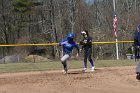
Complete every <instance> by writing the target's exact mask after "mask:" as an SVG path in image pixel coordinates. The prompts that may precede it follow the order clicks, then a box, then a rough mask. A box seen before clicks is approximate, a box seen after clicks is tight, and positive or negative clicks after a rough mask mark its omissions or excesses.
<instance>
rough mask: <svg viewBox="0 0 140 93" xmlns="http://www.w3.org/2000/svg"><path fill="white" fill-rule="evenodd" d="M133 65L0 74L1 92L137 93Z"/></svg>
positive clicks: (138, 86) (137, 88) (137, 85)
mask: <svg viewBox="0 0 140 93" xmlns="http://www.w3.org/2000/svg"><path fill="white" fill-rule="evenodd" d="M135 76H136V74H135V67H134V66H126V67H107V68H97V69H96V70H95V72H92V73H91V72H87V73H82V71H81V70H80V69H74V70H69V74H67V75H63V74H62V72H61V71H59V70H57V71H56V70H55V71H43V72H21V73H4V74H0V93H140V82H139V81H138V80H136V79H135Z"/></svg>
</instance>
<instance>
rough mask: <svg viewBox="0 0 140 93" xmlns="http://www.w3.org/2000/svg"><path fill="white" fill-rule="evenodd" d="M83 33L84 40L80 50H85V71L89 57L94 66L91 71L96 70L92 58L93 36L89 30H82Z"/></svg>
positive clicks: (81, 42)
mask: <svg viewBox="0 0 140 93" xmlns="http://www.w3.org/2000/svg"><path fill="white" fill-rule="evenodd" d="M81 33H82V35H83V39H82V41H80V45H82V48H81V49H80V50H83V51H84V69H83V71H84V72H85V71H86V70H87V59H88V60H89V62H90V64H91V66H92V68H91V71H94V69H95V67H94V62H93V59H92V37H90V36H89V34H88V31H86V30H85V31H82V32H81Z"/></svg>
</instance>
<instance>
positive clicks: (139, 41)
mask: <svg viewBox="0 0 140 93" xmlns="http://www.w3.org/2000/svg"><path fill="white" fill-rule="evenodd" d="M134 45H135V46H140V32H138V31H135V33H134Z"/></svg>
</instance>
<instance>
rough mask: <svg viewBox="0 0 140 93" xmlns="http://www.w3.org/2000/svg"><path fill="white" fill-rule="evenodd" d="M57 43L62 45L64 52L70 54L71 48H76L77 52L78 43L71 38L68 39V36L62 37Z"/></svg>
mask: <svg viewBox="0 0 140 93" xmlns="http://www.w3.org/2000/svg"><path fill="white" fill-rule="evenodd" d="M59 45H62V46H63V52H64V53H66V54H70V53H71V52H72V50H73V48H74V47H75V48H77V50H78V52H79V47H78V45H77V44H76V43H75V42H74V41H73V40H72V41H69V40H68V38H65V39H63V40H62V41H61V42H60V43H59Z"/></svg>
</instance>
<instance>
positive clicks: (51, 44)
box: [0, 41, 134, 47]
mask: <svg viewBox="0 0 140 93" xmlns="http://www.w3.org/2000/svg"><path fill="white" fill-rule="evenodd" d="M133 42H134V41H118V42H115V41H112V42H92V44H116V43H133ZM78 44H79V43H78ZM57 45H58V43H48V44H8V45H6V44H0V47H11V46H57Z"/></svg>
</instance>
